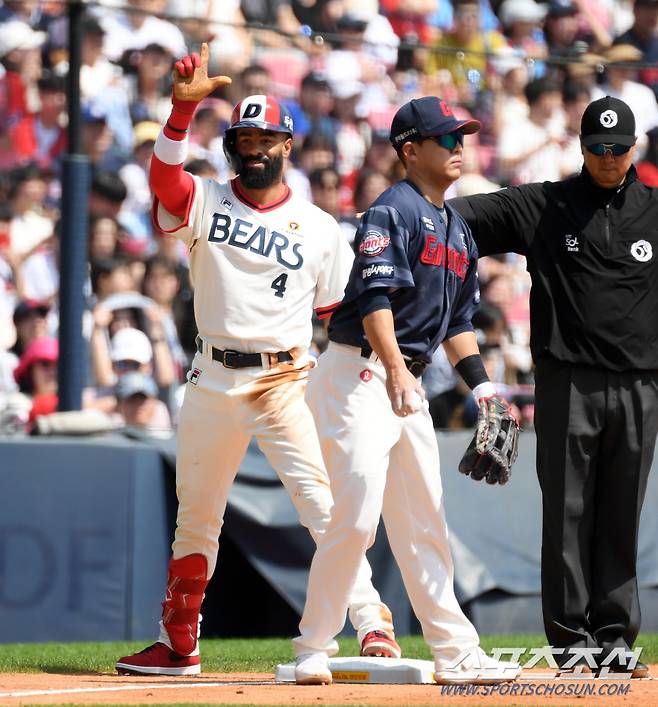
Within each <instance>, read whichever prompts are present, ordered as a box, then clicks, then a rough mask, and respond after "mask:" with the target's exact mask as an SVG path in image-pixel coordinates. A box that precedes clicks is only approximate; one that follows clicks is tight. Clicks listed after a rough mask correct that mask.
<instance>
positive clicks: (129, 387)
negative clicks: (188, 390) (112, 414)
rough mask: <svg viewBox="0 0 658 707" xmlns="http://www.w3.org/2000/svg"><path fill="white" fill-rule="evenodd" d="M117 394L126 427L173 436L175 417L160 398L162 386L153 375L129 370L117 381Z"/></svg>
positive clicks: (115, 392)
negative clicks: (172, 420) (173, 418)
mask: <svg viewBox="0 0 658 707" xmlns="http://www.w3.org/2000/svg"><path fill="white" fill-rule="evenodd" d="M114 395H115V397H116V401H117V405H116V412H117V413H118V414H119V415H120V417H121V419H122V421H123V423H124V425H125V426H126V427H131V428H136V429H140V430H144V431H150V432H154V433H161V434H162V435H163V436H170V435H171V432H172V425H171V417H170V415H169V412H168V410H167V407H166V406H165V405H164V403H162V402H161V401H160V400H158V386H157V384H156V382H155V381H154V380H153V378H152V377H151V376H149V375H146V374H144V373H126V374H125V375H123V376H121V378H119V380H118V381H117V384H116V386H115V388H114Z"/></svg>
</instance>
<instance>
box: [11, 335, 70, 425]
mask: <svg viewBox="0 0 658 707" xmlns="http://www.w3.org/2000/svg"><path fill="white" fill-rule="evenodd" d="M58 358H59V345H58V342H57V339H53V338H50V337H41V338H38V339H34V341H32V342H31V343H30V344H29V345H28V347H27V348H26V349H25V351H24V352H23V354H22V355H21V357H20V360H19V362H18V366H17V367H16V370H15V371H14V378H15V379H16V383H18V388H19V390H20V392H21V393H24V394H25V395H28V396H30V398H31V399H32V410H31V412H30V418H31V419H34V418H35V417H36V416H37V415H49V414H50V413H53V412H55V411H56V410H57V359H58Z"/></svg>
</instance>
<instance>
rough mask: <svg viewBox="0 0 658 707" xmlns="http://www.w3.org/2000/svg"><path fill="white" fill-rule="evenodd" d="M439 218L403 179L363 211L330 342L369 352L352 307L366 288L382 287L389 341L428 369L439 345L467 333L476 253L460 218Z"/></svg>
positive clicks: (475, 294) (475, 292)
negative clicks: (389, 317) (391, 333)
mask: <svg viewBox="0 0 658 707" xmlns="http://www.w3.org/2000/svg"><path fill="white" fill-rule="evenodd" d="M446 210H447V216H448V227H447V229H446V225H445V223H444V221H443V219H442V218H441V213H440V211H439V209H437V208H436V207H435V206H434V205H433V204H431V203H430V202H429V201H427V199H425V198H424V197H423V196H422V195H421V193H420V192H419V191H418V189H417V188H416V186H415V185H414V184H413V183H412V182H410V181H407V180H403V181H401V182H398V183H397V184H395V185H393V186H392V187H391V188H390V189H387V190H386V191H385V192H384V193H383V194H382V195H381V196H380V197H379V198H378V199H377V200H376V201H375V202H374V203H373V205H372V206H371V207H370V208H369V209H368V211H366V213H365V214H364V216H363V218H362V219H361V223H360V224H359V228H358V230H357V233H356V237H355V240H354V247H355V251H356V258H355V261H354V265H353V266H352V272H351V273H350V279H349V282H348V284H347V287H346V289H345V296H344V297H343V301H342V303H341V304H340V306H339V307H338V309H337V310H336V311H335V312H334V314H333V316H332V318H331V322H330V324H329V339H330V340H331V341H335V342H338V343H341V344H349V345H351V346H359V347H363V346H367V345H368V342H367V339H366V337H365V333H364V330H363V325H362V323H361V317H360V315H359V310H358V307H357V303H356V300H357V298H358V297H359V295H361V294H362V293H363V292H365V291H366V290H368V289H370V288H382V287H384V288H388V289H389V296H390V300H391V310H392V313H393V319H394V322H395V335H396V337H397V340H398V344H399V346H400V350H401V351H402V353H403V354H404V355H406V356H410V357H411V358H414V359H419V360H421V361H425V362H427V363H429V362H430V361H431V359H432V353H433V352H434V350H435V349H436V348H437V347H438V346H439V344H440V343H441V342H442V341H444V340H445V339H449V338H451V337H453V336H456V335H457V334H460V333H462V332H464V331H472V329H473V326H472V324H471V317H472V316H473V313H474V312H475V310H476V309H477V306H478V302H479V288H478V283H477V258H478V252H477V247H476V245H475V242H474V241H473V238H472V237H471V232H470V230H469V228H468V226H467V225H466V222H465V221H464V219H463V218H462V217H461V216H460V215H459V214H458V213H457V212H456V211H455V210H454V209H452V208H451V207H450V206H446Z"/></svg>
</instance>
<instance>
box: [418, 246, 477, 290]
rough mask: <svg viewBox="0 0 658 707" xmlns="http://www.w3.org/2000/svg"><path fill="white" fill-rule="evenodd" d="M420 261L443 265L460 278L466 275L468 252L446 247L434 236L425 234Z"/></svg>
mask: <svg viewBox="0 0 658 707" xmlns="http://www.w3.org/2000/svg"><path fill="white" fill-rule="evenodd" d="M420 262H421V263H425V264H426V265H435V266H436V267H443V268H445V269H446V270H452V272H454V273H455V275H457V277H458V278H459V279H460V280H463V279H464V278H465V277H466V270H467V268H468V253H466V252H465V251H462V252H461V253H460V252H458V251H456V250H453V249H452V248H448V246H446V245H444V244H443V243H439V239H438V238H437V237H436V236H429V235H427V236H425V247H424V248H423V252H422V254H421V256H420Z"/></svg>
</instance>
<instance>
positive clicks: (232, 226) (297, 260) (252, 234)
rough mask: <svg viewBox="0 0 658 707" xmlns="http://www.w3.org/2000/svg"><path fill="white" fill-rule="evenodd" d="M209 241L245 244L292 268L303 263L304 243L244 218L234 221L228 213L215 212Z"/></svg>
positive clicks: (245, 247)
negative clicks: (294, 240) (291, 239)
mask: <svg viewBox="0 0 658 707" xmlns="http://www.w3.org/2000/svg"><path fill="white" fill-rule="evenodd" d="M208 241H209V242H210V243H225V244H227V245H230V246H233V247H235V248H243V249H244V250H249V251H251V252H252V253H257V254H258V255H262V256H263V257H264V258H271V257H274V258H275V259H276V261H277V262H278V263H279V264H280V265H283V267H285V268H288V269H289V270H299V268H301V267H302V265H303V264H304V257H303V255H302V244H301V243H294V242H293V243H291V241H290V239H289V238H288V236H286V235H285V234H283V233H279V232H278V231H268V229H267V228H266V227H265V226H255V225H254V224H253V223H251V222H249V221H245V220H244V219H241V218H236V219H235V221H233V219H232V218H231V216H229V215H228V214H218V213H216V212H215V213H214V214H213V216H212V222H211V224H210V231H209V232H208Z"/></svg>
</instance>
